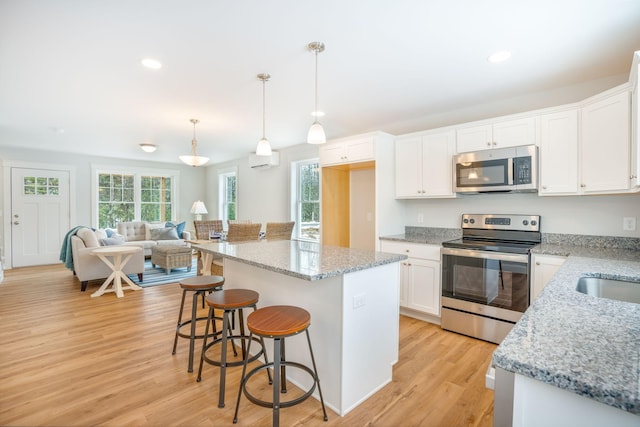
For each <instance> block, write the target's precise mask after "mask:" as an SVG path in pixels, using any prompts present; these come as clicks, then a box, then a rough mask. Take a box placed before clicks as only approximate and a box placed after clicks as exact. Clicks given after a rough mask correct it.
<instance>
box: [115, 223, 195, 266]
mask: <svg viewBox="0 0 640 427" xmlns="http://www.w3.org/2000/svg"><path fill="white" fill-rule="evenodd" d="M167 224H169V223H164V222H161V223H153V224H152V223H148V222H144V221H128V222H119V223H118V225H117V234H115V235H114V237H116V238H121V239H124V244H125V245H138V246H141V247H142V249H143V250H144V256H145V257H146V258H149V257H151V248H152V247H154V246H157V245H174V246H186V245H187V243H186V242H185V240H191V233H190V232H188V231H185V230H184V222H183V223H180V224H177V225H173V226H169V227H167Z"/></svg>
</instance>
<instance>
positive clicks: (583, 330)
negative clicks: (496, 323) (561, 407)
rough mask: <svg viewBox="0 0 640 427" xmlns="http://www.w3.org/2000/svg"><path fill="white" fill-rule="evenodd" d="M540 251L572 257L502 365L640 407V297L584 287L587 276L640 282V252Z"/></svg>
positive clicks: (515, 332) (497, 361)
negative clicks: (632, 299) (598, 293)
mask: <svg viewBox="0 0 640 427" xmlns="http://www.w3.org/2000/svg"><path fill="white" fill-rule="evenodd" d="M534 253H541V254H553V255H563V256H566V255H569V256H568V258H567V261H566V262H565V263H564V264H563V265H562V267H560V269H559V270H558V271H557V273H556V274H555V275H554V276H553V278H552V279H551V281H550V282H549V283H548V284H547V286H546V287H545V288H544V290H543V291H542V293H541V294H540V296H539V297H538V299H536V301H535V302H534V303H533V304H532V305H531V307H529V309H528V310H527V311H526V312H525V314H524V315H523V316H522V318H521V319H520V321H518V323H517V324H516V325H515V326H514V327H513V329H512V330H511V332H510V333H509V335H507V337H506V338H505V340H504V341H503V342H502V343H501V344H500V346H499V347H498V348H497V349H496V351H495V352H494V355H493V363H494V365H495V366H496V367H499V368H502V369H505V370H507V371H510V372H514V373H516V374H520V375H524V376H526V377H529V378H533V379H536V380H539V381H542V382H544V383H547V384H551V385H554V386H557V387H559V388H561V389H565V390H568V391H571V392H574V393H576V394H578V395H581V396H585V397H588V398H591V399H594V400H596V401H599V402H602V403H604V404H606V405H609V406H613V407H615V408H619V409H622V410H624V411H627V412H630V413H633V414H640V396H639V393H638V386H639V385H640V370H639V369H638V367H639V366H640V304H633V303H628V302H622V301H615V300H610V299H605V298H597V297H593V296H589V295H584V294H582V293H580V292H578V291H576V284H577V282H578V279H579V278H580V277H582V276H592V277H605V278H612V279H622V280H631V281H640V251H637V250H630V249H615V248H580V247H573V248H572V247H570V246H568V245H566V246H565V245H562V246H559V245H545V244H543V245H540V246H539V247H538V248H536V249H535V250H534ZM638 286H640V284H639V285H638Z"/></svg>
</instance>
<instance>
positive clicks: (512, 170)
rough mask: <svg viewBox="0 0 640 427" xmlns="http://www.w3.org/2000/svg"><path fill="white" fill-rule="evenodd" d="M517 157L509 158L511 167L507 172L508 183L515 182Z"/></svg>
mask: <svg viewBox="0 0 640 427" xmlns="http://www.w3.org/2000/svg"><path fill="white" fill-rule="evenodd" d="M515 164H516V158H515V157H512V158H510V159H509V161H508V162H507V167H508V168H509V171H508V172H507V175H508V176H507V184H508V185H513V182H514V181H515V177H514V176H513V174H514V173H515V170H516V167H515Z"/></svg>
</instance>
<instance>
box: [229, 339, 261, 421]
mask: <svg viewBox="0 0 640 427" xmlns="http://www.w3.org/2000/svg"><path fill="white" fill-rule="evenodd" d="M251 341H253V332H251V333H250V334H249V346H248V349H247V350H250V349H251ZM262 349H263V351H264V344H263V345H262ZM264 354H267V353H266V352H264ZM248 362H249V358H248V357H245V358H244V363H243V364H242V375H241V376H240V387H239V388H238V398H237V399H236V410H235V412H234V413H233V423H234V424H236V423H237V422H238V409H239V408H240V396H242V390H243V389H244V384H245V382H246V381H247V379H246V378H245V374H246V373H247V363H248Z"/></svg>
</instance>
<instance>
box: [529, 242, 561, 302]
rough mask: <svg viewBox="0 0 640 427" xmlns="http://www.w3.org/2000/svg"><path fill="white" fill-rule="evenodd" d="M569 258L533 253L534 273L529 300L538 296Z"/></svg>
mask: <svg viewBox="0 0 640 427" xmlns="http://www.w3.org/2000/svg"><path fill="white" fill-rule="evenodd" d="M566 260H567V259H566V258H565V257H558V256H550V255H535V254H534V255H533V258H532V260H531V261H532V264H533V273H532V277H531V295H530V297H529V300H530V301H531V303H533V301H535V299H536V298H538V295H540V292H542V290H543V289H544V287H545V286H547V283H549V280H551V278H552V277H553V275H554V274H556V271H558V269H559V268H560V266H562V264H564V262H565V261H566Z"/></svg>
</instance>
